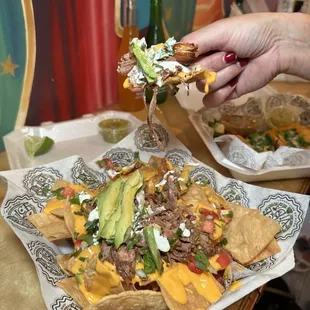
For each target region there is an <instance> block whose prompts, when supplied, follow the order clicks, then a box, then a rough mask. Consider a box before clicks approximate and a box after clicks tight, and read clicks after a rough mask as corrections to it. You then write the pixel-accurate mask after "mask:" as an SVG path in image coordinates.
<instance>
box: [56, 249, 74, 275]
mask: <svg viewBox="0 0 310 310" xmlns="http://www.w3.org/2000/svg"><path fill="white" fill-rule="evenodd" d="M56 260H57V264H58V265H59V267H60V268H61V269H62V271H63V272H64V273H65V274H66V275H68V276H72V275H73V273H72V272H71V270H72V265H73V263H74V257H72V254H60V255H57V256H56Z"/></svg>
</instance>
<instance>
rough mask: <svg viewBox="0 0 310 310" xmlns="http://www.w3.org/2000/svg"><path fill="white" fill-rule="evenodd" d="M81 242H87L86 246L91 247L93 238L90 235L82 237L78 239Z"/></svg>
mask: <svg viewBox="0 0 310 310" xmlns="http://www.w3.org/2000/svg"><path fill="white" fill-rule="evenodd" d="M80 239H81V240H83V241H85V242H87V244H88V245H93V244H94V240H93V237H92V236H91V235H82V236H81V237H80Z"/></svg>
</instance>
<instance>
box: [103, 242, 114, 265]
mask: <svg viewBox="0 0 310 310" xmlns="http://www.w3.org/2000/svg"><path fill="white" fill-rule="evenodd" d="M101 256H102V258H101V260H102V261H103V262H104V261H105V260H107V261H108V262H112V246H111V245H107V244H106V242H104V241H102V244H101Z"/></svg>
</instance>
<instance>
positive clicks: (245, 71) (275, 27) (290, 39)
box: [182, 13, 310, 107]
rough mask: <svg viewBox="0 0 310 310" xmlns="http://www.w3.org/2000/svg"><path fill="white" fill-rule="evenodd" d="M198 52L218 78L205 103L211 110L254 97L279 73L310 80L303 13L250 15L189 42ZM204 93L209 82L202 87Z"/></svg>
mask: <svg viewBox="0 0 310 310" xmlns="http://www.w3.org/2000/svg"><path fill="white" fill-rule="evenodd" d="M182 41H184V42H192V43H195V44H198V46H199V54H200V57H199V61H198V62H199V63H200V64H202V65H203V66H204V67H206V68H207V69H209V70H211V71H216V72H217V80H216V82H215V83H214V84H213V85H210V93H209V94H207V95H206V96H205V97H204V99H203V102H204V104H205V105H206V106H208V107H212V106H217V105H219V104H221V103H223V102H224V101H225V100H228V99H234V98H237V97H240V96H241V95H243V94H245V93H248V92H252V91H255V90H257V89H259V88H261V87H263V86H265V85H266V84H268V83H269V82H270V81H272V80H273V79H274V78H275V77H276V76H277V75H278V74H280V73H288V74H293V75H297V76H299V77H303V78H306V79H307V78H308V79H310V61H309V57H310V17H309V16H308V15H305V14H300V13H293V14H292V13H259V14H246V15H243V16H238V17H232V18H227V19H222V20H220V21H217V22H215V23H213V24H211V25H209V26H207V27H204V28H202V29H199V30H198V31H196V32H193V33H191V34H189V35H187V36H185V37H184V38H183V39H182ZM197 88H198V89H199V90H200V91H202V92H203V89H204V81H199V82H197Z"/></svg>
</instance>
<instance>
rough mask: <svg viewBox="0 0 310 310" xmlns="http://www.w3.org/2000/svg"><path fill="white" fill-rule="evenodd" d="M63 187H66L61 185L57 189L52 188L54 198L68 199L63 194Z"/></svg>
mask: <svg viewBox="0 0 310 310" xmlns="http://www.w3.org/2000/svg"><path fill="white" fill-rule="evenodd" d="M63 189H64V187H59V188H57V189H55V190H54V191H52V190H51V191H50V193H51V196H52V198H56V199H58V200H63V199H66V197H65V196H63V195H62V194H61V192H62V190H63Z"/></svg>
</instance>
